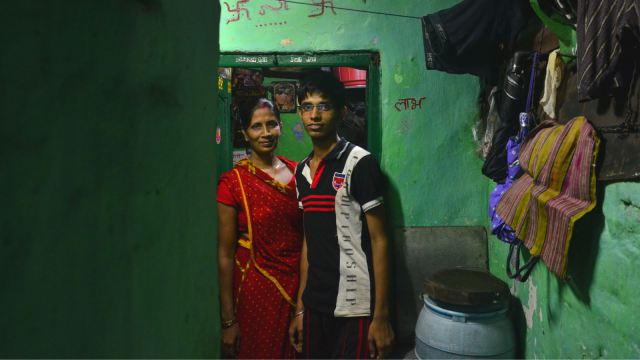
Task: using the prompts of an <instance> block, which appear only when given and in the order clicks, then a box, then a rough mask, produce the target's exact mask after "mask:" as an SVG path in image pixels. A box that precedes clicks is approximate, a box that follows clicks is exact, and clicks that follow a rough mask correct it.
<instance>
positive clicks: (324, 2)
mask: <svg viewBox="0 0 640 360" xmlns="http://www.w3.org/2000/svg"><path fill="white" fill-rule="evenodd" d="M312 4H313V5H315V6H319V7H320V12H317V13H315V14H311V15H309V17H316V16H322V15H324V9H325V8H326V7H327V5H328V6H329V9H330V10H331V12H332V13H333V15H336V10H335V9H334V8H333V0H321V1H320V2H318V1H313V2H312Z"/></svg>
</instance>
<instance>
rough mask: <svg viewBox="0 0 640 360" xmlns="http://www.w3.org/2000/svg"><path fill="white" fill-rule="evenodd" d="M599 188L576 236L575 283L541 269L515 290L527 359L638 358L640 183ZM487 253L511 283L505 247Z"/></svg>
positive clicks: (495, 244)
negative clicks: (595, 199)
mask: <svg viewBox="0 0 640 360" xmlns="http://www.w3.org/2000/svg"><path fill="white" fill-rule="evenodd" d="M599 185H600V189H599V190H598V192H599V193H600V195H599V199H598V201H599V205H598V206H597V207H596V209H595V210H593V211H592V212H591V213H589V214H587V216H585V217H584V218H583V219H582V220H580V221H578V222H577V223H576V227H575V229H574V236H573V239H572V240H571V247H570V250H569V264H568V275H569V277H570V278H569V280H568V281H561V280H559V279H558V278H557V277H556V276H555V275H553V274H552V273H550V272H549V271H547V269H546V268H545V267H544V265H543V264H541V263H540V264H538V265H537V267H536V268H535V270H534V271H533V273H532V276H531V278H530V279H529V280H528V282H527V283H524V284H522V283H517V284H515V285H513V286H512V291H514V292H515V293H516V295H517V296H518V298H519V299H520V301H521V303H522V308H523V311H522V313H523V314H522V319H521V321H520V324H519V325H520V326H521V328H522V329H524V330H526V341H525V349H524V350H525V352H524V354H525V355H526V357H527V358H612V359H614V358H638V357H640V327H639V325H638V321H637V319H638V317H637V312H638V309H640V286H639V284H640V280H639V279H638V269H639V268H640V257H639V255H640V183H615V184H609V185H606V186H605V185H604V184H599ZM489 246H490V247H489V249H490V254H491V257H490V259H491V261H490V267H491V270H492V271H493V272H494V273H496V274H497V275H499V276H501V277H503V278H504V279H505V281H506V280H507V279H506V276H505V270H504V263H505V259H506V252H507V246H505V245H504V244H502V243H500V242H499V241H498V240H496V239H492V240H491V241H490V244H489ZM509 283H511V282H509Z"/></svg>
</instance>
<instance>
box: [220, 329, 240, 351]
mask: <svg viewBox="0 0 640 360" xmlns="http://www.w3.org/2000/svg"><path fill="white" fill-rule="evenodd" d="M239 346H240V327H239V326H238V323H235V324H233V325H231V326H229V327H228V328H223V329H222V354H223V356H224V357H225V358H235V357H236V356H237V355H238V347H239Z"/></svg>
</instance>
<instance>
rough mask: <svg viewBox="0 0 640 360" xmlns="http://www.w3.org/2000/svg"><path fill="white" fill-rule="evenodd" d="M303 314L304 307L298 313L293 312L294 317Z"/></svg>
mask: <svg viewBox="0 0 640 360" xmlns="http://www.w3.org/2000/svg"><path fill="white" fill-rule="evenodd" d="M302 315H304V309H302V310H300V311H298V312H297V313H295V314H293V317H294V318H297V317H298V316H302Z"/></svg>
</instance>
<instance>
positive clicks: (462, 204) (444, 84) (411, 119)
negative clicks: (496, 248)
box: [220, 0, 487, 227]
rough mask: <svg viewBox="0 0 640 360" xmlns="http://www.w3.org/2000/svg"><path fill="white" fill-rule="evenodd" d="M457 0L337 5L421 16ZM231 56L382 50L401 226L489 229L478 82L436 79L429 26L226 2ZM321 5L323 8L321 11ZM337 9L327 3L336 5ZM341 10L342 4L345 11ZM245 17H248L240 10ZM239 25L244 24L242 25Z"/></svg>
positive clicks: (385, 127) (387, 148) (387, 163)
mask: <svg viewBox="0 0 640 360" xmlns="http://www.w3.org/2000/svg"><path fill="white" fill-rule="evenodd" d="M456 2H457V1H455V0H436V1H428V2H426V1H425V2H417V1H384V2H382V1H369V2H364V1H361V0H345V1H340V2H334V3H335V4H336V6H339V7H340V8H352V9H359V10H366V11H375V12H386V13H392V14H399V15H405V16H421V15H423V14H427V13H430V12H433V11H436V10H439V9H442V8H446V7H449V6H451V5H453V4H455V3H456ZM220 3H221V6H222V15H221V23H220V51H221V52H256V53H271V52H278V53H293V52H322V51H356V50H364V51H376V52H379V53H380V58H381V65H380V66H381V81H380V93H381V103H380V104H379V106H380V110H381V114H382V124H381V125H382V126H381V128H382V159H380V160H381V165H382V168H383V170H384V171H385V172H386V174H387V175H388V176H389V180H390V185H391V189H390V192H391V194H390V195H391V196H390V200H391V205H390V206H391V207H392V208H393V212H392V215H393V217H394V219H393V220H394V221H395V225H396V226H397V227H413V226H434V225H478V224H481V225H483V224H484V221H485V220H484V219H485V218H486V216H487V210H486V206H485V204H486V199H487V194H486V192H485V191H484V189H486V187H487V180H486V179H484V178H483V177H482V176H480V175H478V176H469V174H480V168H481V161H480V160H479V159H478V158H477V157H476V156H475V155H474V154H473V149H474V144H473V140H472V135H471V126H472V125H473V122H474V121H475V118H476V115H477V114H478V108H477V105H476V98H477V93H478V89H479V82H478V79H477V78H476V77H473V76H467V75H450V74H445V73H441V72H437V71H426V69H425V63H424V54H423V49H422V37H421V31H422V30H421V29H422V25H421V22H420V20H419V19H410V18H403V17H393V16H388V15H380V14H367V13H361V12H354V11H349V10H343V9H337V8H336V9H334V10H335V14H334V12H333V11H332V10H331V9H330V7H329V6H327V7H326V8H325V9H324V12H323V13H322V15H320V16H311V17H310V15H314V14H320V13H321V12H322V8H321V7H320V6H313V5H310V4H311V3H312V1H302V4H299V3H292V2H287V8H286V9H285V8H283V7H280V10H272V9H269V8H268V6H271V7H273V8H276V9H278V8H279V5H278V4H279V2H277V1H274V0H263V1H260V0H255V1H250V2H248V3H241V4H240V8H238V7H237V4H236V3H235V2H232V3H230V2H227V4H229V8H228V9H227V7H226V6H225V4H224V3H225V2H224V1H221V2H220ZM318 3H319V2H318ZM329 3H330V2H327V4H329ZM338 4H339V5H338ZM239 9H245V10H239ZM236 19H238V20H237V21H236ZM421 97H425V100H424V101H423V102H422V109H414V110H411V109H409V110H402V111H397V110H396V106H395V105H396V103H397V102H398V100H399V99H404V98H416V99H420V98H421Z"/></svg>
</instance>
